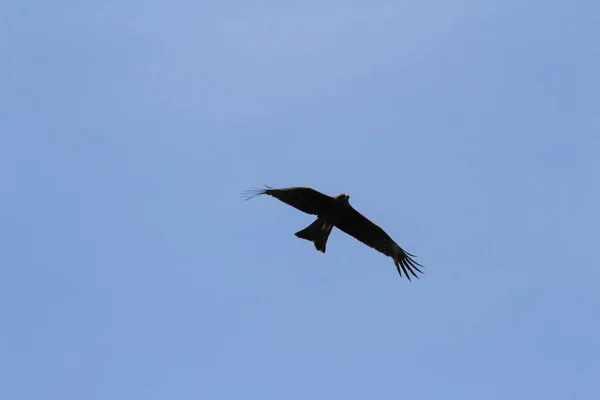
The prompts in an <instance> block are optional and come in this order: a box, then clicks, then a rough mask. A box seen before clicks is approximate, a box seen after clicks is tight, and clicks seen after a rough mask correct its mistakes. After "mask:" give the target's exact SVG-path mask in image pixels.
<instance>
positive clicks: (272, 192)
mask: <svg viewBox="0 0 600 400" xmlns="http://www.w3.org/2000/svg"><path fill="white" fill-rule="evenodd" d="M265 186H266V185H265ZM261 194H267V195H269V196H273V197H275V198H276V199H278V200H280V201H282V202H284V203H286V204H288V205H290V206H292V207H294V208H296V209H298V210H300V211H302V212H305V213H307V214H313V215H320V214H322V213H323V212H324V211H325V210H327V209H328V208H329V207H331V205H332V204H333V197H331V196H328V195H326V194H323V193H321V192H318V191H316V190H315V189H312V188H310V187H302V186H297V187H289V188H282V189H273V188H271V187H269V186H266V189H251V190H247V191H245V192H243V193H242V196H243V197H245V198H246V200H249V199H251V198H253V197H256V196H260V195H261Z"/></svg>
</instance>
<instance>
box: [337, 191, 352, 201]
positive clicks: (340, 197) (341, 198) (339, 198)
mask: <svg viewBox="0 0 600 400" xmlns="http://www.w3.org/2000/svg"><path fill="white" fill-rule="evenodd" d="M335 199H336V201H339V202H340V203H348V200H350V195H349V194H348V193H342V194H340V195H338V196H337V197H336V198H335Z"/></svg>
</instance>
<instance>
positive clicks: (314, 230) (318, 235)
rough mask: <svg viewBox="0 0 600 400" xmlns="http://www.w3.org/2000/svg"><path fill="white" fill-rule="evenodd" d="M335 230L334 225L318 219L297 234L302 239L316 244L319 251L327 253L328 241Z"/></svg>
mask: <svg viewBox="0 0 600 400" xmlns="http://www.w3.org/2000/svg"><path fill="white" fill-rule="evenodd" d="M332 229H333V225H332V224H330V223H329V222H327V221H325V220H324V219H322V218H317V219H316V220H315V222H313V223H312V224H310V225H309V226H307V227H306V228H304V229H302V230H301V231H298V232H296V233H295V235H296V236H298V237H299V238H300V239H306V240H308V241H311V242H313V243H314V244H315V247H316V249H317V250H319V251H320V252H322V253H325V247H326V245H327V239H329V234H330V233H331V230H332Z"/></svg>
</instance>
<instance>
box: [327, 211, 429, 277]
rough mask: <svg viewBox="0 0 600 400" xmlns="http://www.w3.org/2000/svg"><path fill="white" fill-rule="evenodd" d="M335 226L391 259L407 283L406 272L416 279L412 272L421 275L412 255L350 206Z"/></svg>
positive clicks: (407, 275)
mask: <svg viewBox="0 0 600 400" xmlns="http://www.w3.org/2000/svg"><path fill="white" fill-rule="evenodd" d="M335 225H336V226H337V227H338V229H340V230H341V231H343V232H345V233H347V234H348V235H350V236H352V237H354V238H355V239H358V240H359V241H361V242H362V243H364V244H366V245H367V246H369V247H372V248H373V249H375V250H377V251H379V252H380V253H383V254H385V255H386V256H389V257H391V258H392V259H393V260H394V264H395V265H396V269H397V270H398V273H399V274H400V276H402V272H401V270H400V269H401V268H402V271H404V274H405V275H406V277H407V278H408V280H409V281H410V275H409V274H408V272H410V273H411V274H412V275H413V276H415V277H417V278H418V276H417V274H415V272H414V271H413V270H416V271H417V272H420V273H423V272H422V271H421V270H420V269H419V268H418V267H417V265H418V266H420V267H423V266H422V265H421V264H419V263H417V262H416V261H414V260H413V259H412V258H411V256H413V257H414V255H412V254H410V253H408V252H406V251H404V250H403V249H402V248H401V247H400V246H398V244H397V243H396V242H394V241H393V240H392V238H391V237H390V236H389V235H388V234H387V233H385V231H384V230H383V229H381V227H379V225H377V224H375V223H374V222H372V221H370V220H369V219H367V218H366V217H365V216H364V215H362V214H361V213H359V212H358V211H356V210H355V209H354V208H353V207H352V206H350V209H349V210H348V212H347V213H346V214H345V216H344V218H343V219H342V220H341V221H338V222H337V223H336V224H335Z"/></svg>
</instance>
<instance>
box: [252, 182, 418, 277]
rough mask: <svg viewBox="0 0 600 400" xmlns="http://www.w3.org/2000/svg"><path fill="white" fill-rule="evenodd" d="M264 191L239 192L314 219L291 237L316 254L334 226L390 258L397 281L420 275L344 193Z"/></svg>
mask: <svg viewBox="0 0 600 400" xmlns="http://www.w3.org/2000/svg"><path fill="white" fill-rule="evenodd" d="M265 187H266V189H250V190H245V191H244V192H242V197H244V198H245V199H246V200H250V199H252V198H254V197H256V196H260V195H262V194H266V195H269V196H272V197H275V198H276V199H278V200H280V201H282V202H284V203H286V204H288V205H290V206H292V207H294V208H296V209H298V210H300V211H302V212H305V213H307V214H312V215H316V216H317V219H316V220H315V221H314V222H313V223H312V224H310V225H309V226H307V227H306V228H304V229H302V230H301V231H298V232H296V233H295V235H296V236H297V237H299V238H301V239H305V240H308V241H310V242H313V243H314V245H315V248H316V249H317V250H318V251H320V252H323V253H325V248H326V245H327V239H328V238H329V234H330V233H331V230H332V229H333V227H334V226H335V227H337V228H338V229H340V230H341V231H343V232H345V233H347V234H348V235H350V236H352V237H354V238H355V239H358V240H359V241H361V242H362V243H364V244H366V245H367V246H369V247H371V248H373V249H375V250H377V251H379V252H380V253H382V254H384V255H386V256H389V257H391V258H392V259H393V260H394V265H395V266H396V269H397V270H398V273H399V274H400V277H402V271H403V272H404V275H406V277H407V278H408V280H409V281H410V280H411V279H410V275H409V272H410V273H411V274H412V275H413V276H414V277H416V278H418V276H417V274H416V273H415V271H417V272H419V273H421V274H422V273H423V272H422V271H421V270H420V269H419V268H418V267H417V266H420V267H423V266H422V265H421V264H419V263H418V262H416V261H414V260H413V259H412V258H411V256H412V257H415V256H414V255H413V254H410V253H408V252H407V251H405V250H403V249H402V248H401V247H400V246H398V244H397V243H396V242H394V240H392V238H391V237H390V236H389V235H388V234H387V233H385V231H384V230H383V229H381V228H380V227H379V226H378V225H377V224H375V223H374V222H372V221H370V220H369V219H367V218H366V217H365V216H363V215H362V214H361V213H359V212H358V211H356V210H355V209H354V208H353V207H352V206H351V205H350V203H349V199H350V196H349V195H348V194H347V193H342V194H340V195H339V196H336V197H331V196H328V195H326V194H323V193H321V192H318V191H316V190H314V189H312V188H310V187H289V188H281V189H273V188H271V187H269V186H266V185H265Z"/></svg>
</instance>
